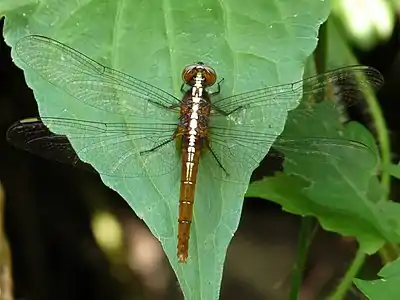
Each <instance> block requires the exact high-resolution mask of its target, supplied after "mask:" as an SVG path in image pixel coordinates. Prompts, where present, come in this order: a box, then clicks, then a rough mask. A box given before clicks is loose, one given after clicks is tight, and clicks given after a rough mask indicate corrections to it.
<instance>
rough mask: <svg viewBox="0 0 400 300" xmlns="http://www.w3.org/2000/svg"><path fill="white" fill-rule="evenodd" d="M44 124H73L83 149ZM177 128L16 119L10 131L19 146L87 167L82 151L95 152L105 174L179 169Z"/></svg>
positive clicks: (153, 173) (148, 173)
mask: <svg viewBox="0 0 400 300" xmlns="http://www.w3.org/2000/svg"><path fill="white" fill-rule="evenodd" d="M44 123H45V124H47V125H49V127H51V128H57V129H63V130H67V129H68V131H69V132H71V134H69V135H68V136H69V137H70V138H72V139H73V140H74V144H75V143H76V144H77V145H76V146H78V147H79V149H81V150H79V152H78V153H77V152H75V150H74V149H73V148H72V146H71V144H70V143H69V141H68V139H67V137H66V136H64V135H58V134H54V133H52V132H50V130H49V129H48V128H47V127H46V125H45V124H44ZM176 127H177V124H169V123H159V122H158V123H149V122H147V123H112V124H106V123H101V122H91V121H80V120H75V119H74V120H72V119H61V118H41V119H37V118H32V119H26V120H22V121H18V122H16V123H15V124H13V125H12V126H11V127H10V128H9V129H8V131H7V140H8V141H10V142H11V143H12V144H14V145H15V146H16V147H18V148H21V149H24V150H28V151H30V152H33V153H35V154H38V155H40V156H42V157H45V158H48V159H53V160H56V161H59V162H62V163H68V164H74V165H76V166H78V167H81V168H84V169H92V168H91V166H90V165H88V164H86V163H84V162H82V161H80V159H79V158H78V156H77V154H79V155H80V156H81V157H82V156H84V155H85V154H86V153H90V152H91V151H93V153H95V155H97V157H96V161H98V162H99V167H98V168H99V170H100V171H99V172H100V173H101V174H106V175H108V176H115V177H147V176H159V175H164V174H168V173H170V172H173V171H174V170H175V169H176V168H179V166H180V156H179V152H178V151H177V148H176V144H175V142H174V141H172V138H173V136H172V135H173V134H174V131H175V129H176ZM157 146H159V147H158V148H157ZM152 149H154V150H153V151H149V150H152ZM146 151H147V152H146ZM92 155H93V154H92Z"/></svg>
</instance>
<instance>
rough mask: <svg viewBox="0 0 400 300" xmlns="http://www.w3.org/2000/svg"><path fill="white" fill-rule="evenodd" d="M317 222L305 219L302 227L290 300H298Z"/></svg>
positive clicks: (308, 218) (310, 218) (309, 218)
mask: <svg viewBox="0 0 400 300" xmlns="http://www.w3.org/2000/svg"><path fill="white" fill-rule="evenodd" d="M314 224H315V222H314V219H313V218H312V217H303V218H302V220H301V225H300V232H299V240H298V248H297V255H296V262H295V265H294V267H293V274H292V284H291V289H290V296H289V299H290V300H297V299H298V297H299V291H300V286H301V279H302V276H303V270H304V266H305V264H306V260H307V250H308V247H309V245H310V242H311V239H312V235H310V233H311V231H312V228H313V226H314Z"/></svg>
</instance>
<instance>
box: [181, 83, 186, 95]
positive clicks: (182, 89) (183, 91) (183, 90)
mask: <svg viewBox="0 0 400 300" xmlns="http://www.w3.org/2000/svg"><path fill="white" fill-rule="evenodd" d="M185 85H186V84H185V83H184V82H183V83H182V85H181V92H182V94H184V93H186V91H185Z"/></svg>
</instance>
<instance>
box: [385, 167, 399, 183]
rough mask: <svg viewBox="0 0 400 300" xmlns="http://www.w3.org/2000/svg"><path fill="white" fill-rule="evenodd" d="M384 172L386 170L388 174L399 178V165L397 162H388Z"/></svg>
mask: <svg viewBox="0 0 400 300" xmlns="http://www.w3.org/2000/svg"><path fill="white" fill-rule="evenodd" d="M385 171H386V172H388V173H389V174H390V175H392V176H393V177H396V178H397V179H400V165H399V164H397V165H395V164H390V165H389V166H388V167H387V168H386V170H385Z"/></svg>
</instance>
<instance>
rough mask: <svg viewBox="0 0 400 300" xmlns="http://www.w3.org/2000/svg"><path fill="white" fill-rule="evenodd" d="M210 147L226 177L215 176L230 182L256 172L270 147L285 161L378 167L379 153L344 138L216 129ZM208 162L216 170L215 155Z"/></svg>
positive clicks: (218, 173)
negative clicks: (292, 158)
mask: <svg viewBox="0 0 400 300" xmlns="http://www.w3.org/2000/svg"><path fill="white" fill-rule="evenodd" d="M210 130H211V133H212V135H211V138H210V147H211V148H212V149H213V152H214V153H215V155H216V157H217V159H218V160H219V161H220V163H221V165H222V166H223V168H225V170H226V173H225V172H224V171H223V170H222V169H221V168H220V170H218V171H215V172H213V175H214V176H215V177H217V178H219V179H223V180H229V178H237V176H241V175H242V174H243V172H244V170H250V172H252V171H253V170H254V169H255V168H256V167H257V166H258V164H259V162H260V161H261V160H262V158H264V157H265V155H266V154H267V151H266V149H267V147H270V146H271V145H272V148H274V149H275V150H278V151H279V152H281V153H282V157H285V159H287V158H288V156H291V157H293V155H296V156H297V157H300V158H301V159H302V160H307V161H309V162H312V163H317V164H338V163H341V162H344V163H353V162H354V163H362V164H364V166H365V167H367V168H372V167H374V166H375V165H376V163H377V158H376V155H375V153H374V152H373V150H372V149H371V148H369V147H368V146H367V145H365V144H363V143H361V142H358V141H353V140H349V139H344V138H343V139H342V138H326V137H309V138H307V137H299V138H296V137H290V136H283V135H281V136H280V137H279V138H277V137H276V135H272V134H267V133H264V132H254V131H251V130H246V129H243V127H241V128H232V127H222V126H218V127H217V126H215V127H212V128H211V129H210ZM207 156H208V157H207V160H208V161H209V163H210V161H211V160H212V159H213V160H214V162H213V165H214V170H217V169H218V163H217V162H216V160H215V159H214V158H212V157H211V156H212V155H211V154H209V153H207ZM291 163H296V161H293V160H292V161H291Z"/></svg>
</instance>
